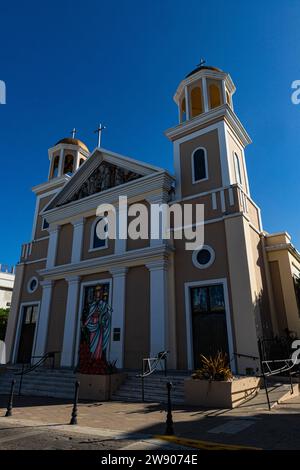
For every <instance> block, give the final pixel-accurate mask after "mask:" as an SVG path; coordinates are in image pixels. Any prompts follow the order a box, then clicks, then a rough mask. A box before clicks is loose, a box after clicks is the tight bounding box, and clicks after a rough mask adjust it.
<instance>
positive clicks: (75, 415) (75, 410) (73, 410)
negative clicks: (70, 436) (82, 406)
mask: <svg viewBox="0 0 300 470" xmlns="http://www.w3.org/2000/svg"><path fill="white" fill-rule="evenodd" d="M79 385H80V382H79V381H78V380H76V382H75V395H74V404H73V409H72V417H71V421H70V424H77V403H78V396H79Z"/></svg>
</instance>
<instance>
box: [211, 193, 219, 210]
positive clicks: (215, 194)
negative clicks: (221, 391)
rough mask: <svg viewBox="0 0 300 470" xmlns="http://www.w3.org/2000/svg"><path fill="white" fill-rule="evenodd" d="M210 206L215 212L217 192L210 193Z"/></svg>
mask: <svg viewBox="0 0 300 470" xmlns="http://www.w3.org/2000/svg"><path fill="white" fill-rule="evenodd" d="M211 205H212V209H213V210H217V208H218V205H217V192H216V191H214V192H213V193H211Z"/></svg>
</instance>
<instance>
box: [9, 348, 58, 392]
mask: <svg viewBox="0 0 300 470" xmlns="http://www.w3.org/2000/svg"><path fill="white" fill-rule="evenodd" d="M59 353H60V351H50V352H47V353H46V354H44V355H43V356H32V357H31V361H30V365H29V366H28V367H26V364H25V363H23V364H22V369H21V370H20V371H18V372H15V375H20V376H21V377H20V383H19V395H21V391H22V384H23V377H24V375H27V374H29V373H30V372H32V371H34V370H36V369H37V368H38V367H41V366H42V365H44V364H45V362H46V361H47V360H48V359H52V369H54V366H55V354H59ZM32 359H38V361H37V362H36V363H35V364H31V362H32Z"/></svg>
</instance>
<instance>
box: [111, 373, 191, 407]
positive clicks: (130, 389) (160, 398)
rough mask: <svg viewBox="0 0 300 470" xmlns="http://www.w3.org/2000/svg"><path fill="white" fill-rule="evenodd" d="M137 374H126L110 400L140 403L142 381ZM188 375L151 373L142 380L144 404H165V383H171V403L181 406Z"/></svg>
mask: <svg viewBox="0 0 300 470" xmlns="http://www.w3.org/2000/svg"><path fill="white" fill-rule="evenodd" d="M137 374H138V372H127V379H126V380H125V382H124V383H123V384H122V385H121V387H120V388H119V389H118V390H117V391H116V392H115V393H114V394H113V395H112V400H115V401H127V402H141V401H142V380H141V378H139V377H137ZM187 377H188V375H186V374H179V373H170V374H168V376H167V377H165V376H164V375H163V374H161V373H153V374H152V375H150V376H148V377H146V378H145V379H144V386H145V395H144V397H145V402H151V403H166V402H167V387H166V384H167V382H172V385H173V387H172V391H171V397H172V403H174V404H178V405H181V404H183V403H184V379H186V378H187Z"/></svg>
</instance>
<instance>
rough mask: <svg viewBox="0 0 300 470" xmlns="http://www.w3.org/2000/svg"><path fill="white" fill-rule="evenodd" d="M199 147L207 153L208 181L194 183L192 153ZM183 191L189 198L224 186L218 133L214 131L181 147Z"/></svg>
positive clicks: (183, 194)
mask: <svg viewBox="0 0 300 470" xmlns="http://www.w3.org/2000/svg"><path fill="white" fill-rule="evenodd" d="M198 147H204V148H206V151H207V165H208V180H206V181H202V182H199V183H195V184H193V183H192V158H191V157H192V153H193V151H194V150H195V149H196V148H198ZM180 167H181V191H182V196H183V197H185V196H189V195H192V194H197V193H200V192H204V191H209V190H210V189H215V188H219V187H221V186H222V177H221V166H220V149H219V139H218V131H217V130H213V131H210V132H207V133H206V134H203V135H201V136H199V137H196V138H194V139H192V140H190V141H187V142H184V143H182V144H181V145H180Z"/></svg>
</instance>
